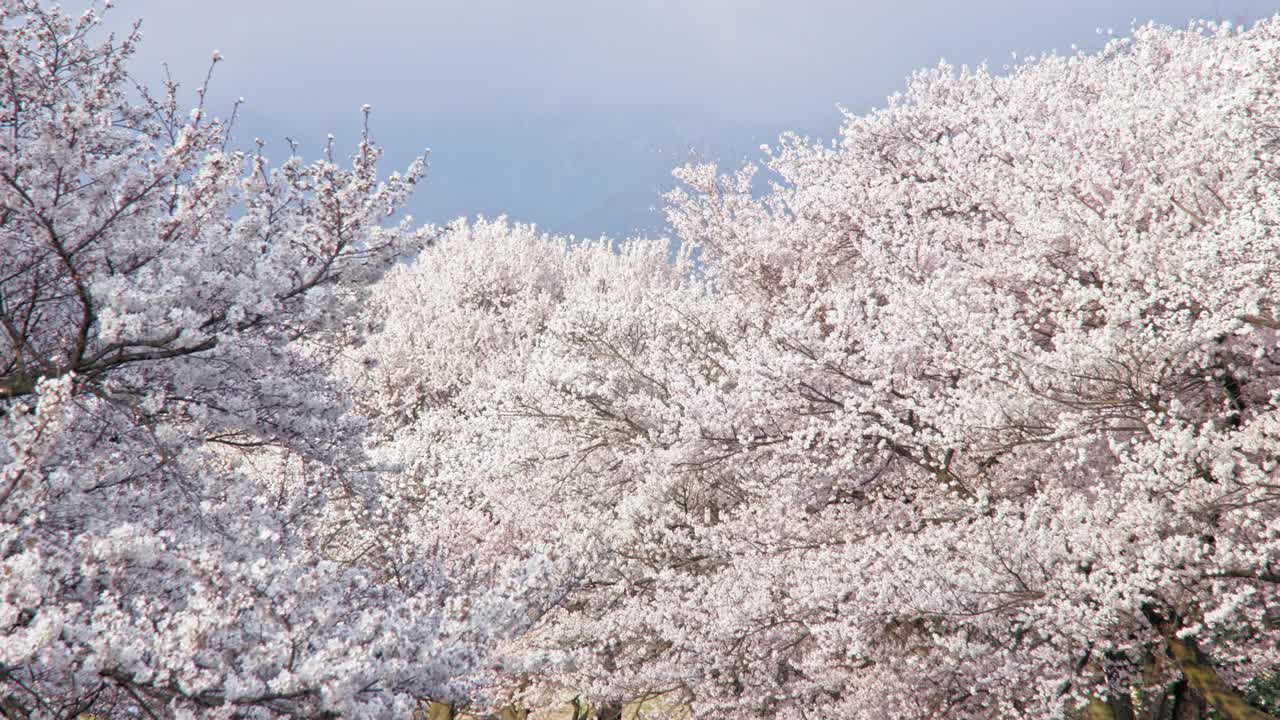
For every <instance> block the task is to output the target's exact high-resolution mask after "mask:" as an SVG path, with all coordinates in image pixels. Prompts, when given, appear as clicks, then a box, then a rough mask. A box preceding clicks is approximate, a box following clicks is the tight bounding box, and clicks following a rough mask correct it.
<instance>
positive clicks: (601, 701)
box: [0, 0, 1280, 720]
mask: <svg viewBox="0 0 1280 720" xmlns="http://www.w3.org/2000/svg"><path fill="white" fill-rule="evenodd" d="M97 23H98V16H97V15H96V14H95V13H94V12H93V11H90V12H86V13H85V14H83V15H80V16H70V15H66V14H64V13H63V12H62V11H60V10H58V9H56V8H48V7H44V6H41V5H40V4H39V3H38V2H36V1H35V0H0V59H2V60H3V68H4V71H3V73H2V74H0V330H2V331H3V332H0V438H2V439H3V442H2V443H0V715H3V716H4V717H7V718H36V717H40V718H75V717H77V716H80V715H82V714H84V713H91V714H93V715H94V716H96V717H102V718H116V717H149V718H160V717H175V718H177V717H226V718H233V717H234V718H267V717H277V716H288V717H352V718H361V717H364V718H382V717H408V716H409V715H410V714H411V713H413V712H414V711H415V710H419V709H421V708H423V707H425V705H426V704H427V703H428V702H431V701H437V702H444V703H450V704H451V705H452V706H453V707H454V708H455V709H470V710H473V711H476V712H485V711H488V710H492V709H496V708H498V707H500V706H503V705H520V706H524V707H532V708H535V709H536V708H538V707H539V706H548V705H551V704H554V703H556V702H559V701H560V700H561V699H567V698H569V697H574V698H575V702H574V707H575V713H576V712H577V710H579V709H581V708H583V707H585V705H584V703H588V702H589V703H590V704H592V706H593V707H594V708H595V710H594V712H595V714H596V715H597V716H599V717H602V718H609V717H617V716H618V715H619V714H620V713H621V710H622V708H623V706H624V705H625V704H628V703H633V704H634V703H638V702H642V701H645V700H649V699H653V702H650V703H647V704H644V705H642V706H640V709H641V710H643V711H644V712H646V713H649V714H650V715H651V716H655V715H656V716H670V717H681V718H682V717H689V716H693V717H700V718H701V717H705V718H720V717H739V718H751V717H759V718H802V717H805V718H812V717H832V718H834V717H840V718H869V719H870V718H937V717H957V718H988V717H1008V718H1024V717H1070V718H1078V717H1084V716H1088V717H1091V718H1115V719H1116V720H1122V719H1123V720H1128V719H1137V718H1142V719H1143V720H1183V719H1186V718H1202V717H1209V716H1210V715H1211V714H1215V713H1216V716H1218V717H1223V718H1231V719H1233V720H1236V719H1243V718H1249V719H1260V718H1266V717H1269V716H1268V715H1267V714H1266V712H1265V708H1261V707H1259V703H1258V701H1257V698H1256V697H1254V696H1251V695H1250V694H1249V693H1248V692H1247V688H1248V686H1249V682H1250V681H1251V679H1253V678H1257V677H1261V676H1265V674H1266V673H1268V672H1270V671H1271V670H1272V669H1273V668H1275V667H1276V666H1277V665H1280V295H1278V294H1277V293H1278V292H1280V275H1278V274H1277V273H1278V271H1280V267H1278V265H1280V97H1278V95H1277V94H1278V93H1280V21H1277V20H1272V21H1264V22H1262V23H1259V24H1258V25H1257V26H1255V27H1254V28H1253V29H1250V30H1248V31H1243V30H1233V29H1231V28H1227V27H1218V26H1210V25H1202V26H1195V27H1192V28H1189V29H1187V30H1181V31H1178V30H1172V29H1167V28H1158V27H1143V28H1139V29H1137V30H1135V31H1134V33H1133V35H1132V36H1131V37H1129V38H1125V39H1121V40H1116V41H1113V42H1111V43H1110V44H1108V46H1107V47H1106V48H1105V49H1104V50H1102V51H1101V52H1099V53H1097V54H1092V55H1086V54H1076V55H1072V56H1068V57H1060V56H1056V55H1046V56H1045V57H1042V58H1033V59H1031V60H1029V61H1026V62H1024V63H1023V64H1022V65H1020V66H1019V67H1018V68H1016V69H1014V70H1013V71H1011V72H1010V73H1008V74H1005V75H996V74H992V73H990V72H987V71H986V70H984V69H980V70H977V71H969V70H961V71H959V72H957V71H956V70H955V69H953V68H950V67H946V66H942V67H939V68H937V69H934V70H930V71H927V72H921V73H918V74H917V75H915V76H914V77H913V78H912V79H911V81H910V84H909V86H908V88H907V90H906V92H905V93H904V94H902V95H901V96H897V97H894V98H892V99H891V100H890V103H889V105H888V107H887V108H885V109H883V110H879V111H876V112H873V113H870V114H868V115H865V116H854V115H848V116H847V117H846V118H845V123H844V126H843V128H842V131H841V137H840V140H839V141H838V142H836V143H832V144H830V145H813V144H810V143H809V142H808V141H806V140H802V139H800V138H795V137H784V138H783V139H782V141H781V142H780V143H779V145H778V146H777V147H775V148H773V149H771V150H770V151H769V153H770V154H769V158H768V161H767V163H766V166H767V170H768V173H769V174H770V176H771V179H772V181H773V182H772V183H771V184H770V185H769V186H768V187H767V188H765V187H764V186H763V185H762V184H761V183H759V182H758V181H757V179H756V178H755V177H754V175H753V173H752V172H751V170H750V169H744V170H740V171H738V172H736V173H734V174H730V175H727V176H724V175H721V174H720V173H719V172H718V171H717V169H716V168H715V167H713V166H692V167H687V168H683V169H681V170H679V171H678V172H677V177H678V178H679V180H680V181H681V182H682V189H680V190H677V191H675V192H673V193H672V194H671V195H670V196H669V197H668V217H669V219H670V222H671V225H672V228H673V230H674V232H675V234H676V236H677V237H678V239H679V242H678V243H675V244H672V243H668V242H665V241H662V242H659V241H648V240H633V241H628V242H625V243H622V244H621V245H616V244H610V243H608V242H606V241H600V242H577V243H575V242H569V241H567V240H566V239H564V238H557V237H551V236H546V235H539V234H538V233H537V232H535V231H534V230H533V229H532V228H530V227H527V226H521V225H512V224H509V223H507V222H506V221H505V220H497V221H483V220H481V221H476V222H473V223H469V224H467V223H455V224H453V225H450V226H446V227H444V228H439V229H436V228H420V227H416V226H414V225H412V224H411V223H410V222H409V221H408V220H400V219H397V218H398V212H399V210H400V208H401V207H402V206H403V204H404V203H405V201H406V200H407V198H408V196H409V193H410V191H411V189H412V188H413V186H414V184H415V183H416V182H417V181H418V180H419V179H420V178H421V176H422V172H423V163H422V162H421V161H416V162H415V163H413V165H411V166H410V168H409V169H408V171H407V172H405V173H403V174H393V175H391V176H389V177H386V178H385V179H381V180H380V179H379V176H378V173H377V171H376V168H375V165H376V163H377V160H378V158H379V155H380V152H379V150H378V148H377V146H376V145H374V144H373V143H372V142H371V141H370V140H369V138H368V137H367V136H366V137H365V138H364V140H363V141H362V142H361V144H360V145H359V147H358V148H357V150H356V152H355V154H354V156H353V157H352V158H351V159H350V162H349V163H346V164H338V163H337V162H335V161H334V159H333V158H332V157H331V156H330V157H326V158H325V159H321V160H318V161H314V162H306V161H304V160H302V159H299V158H297V157H290V158H287V159H285V160H284V161H283V162H281V163H279V164H276V165H273V164H271V163H269V162H268V160H267V159H266V157H265V156H264V154H263V153H264V150H263V149H262V148H261V147H260V148H259V149H258V150H257V151H248V152H245V151H238V150H234V149H232V148H233V143H232V141H231V138H230V136H229V127H228V125H227V124H226V123H223V122H221V121H219V120H218V119H216V118H215V117H213V115H212V113H211V112H210V111H209V110H208V109H207V108H205V107H204V105H203V92H204V91H203V88H202V89H201V90H200V91H199V93H197V99H198V103H197V106H196V107H195V108H193V109H185V108H184V107H183V106H182V104H181V102H180V98H179V96H178V94H177V88H176V86H172V85H171V86H168V87H165V88H163V90H162V92H159V93H155V94H153V93H149V92H147V91H146V90H145V89H143V88H138V87H136V86H135V85H133V83H132V81H131V79H130V76H129V74H128V72H127V69H126V67H125V63H126V61H127V60H128V58H129V56H130V54H131V52H132V50H133V48H134V47H135V45H136V42H137V40H138V37H137V34H136V32H135V33H134V34H131V35H129V36H127V37H124V38H120V39H115V38H109V39H106V40H104V41H102V42H101V44H97V41H95V40H94V32H95V26H96V25H97ZM216 61H217V58H216V56H215V62H216ZM628 712H630V710H628Z"/></svg>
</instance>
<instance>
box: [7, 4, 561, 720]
mask: <svg viewBox="0 0 1280 720" xmlns="http://www.w3.org/2000/svg"><path fill="white" fill-rule="evenodd" d="M98 20H99V16H98V14H97V13H96V12H95V11H94V10H89V11H86V12H85V13H83V14H82V15H79V16H71V15H67V14H64V13H63V12H62V11H60V10H59V9H57V8H56V7H46V6H42V5H40V4H38V3H37V2H34V0H0V63H2V66H3V68H4V71H3V73H0V75H2V77H0V330H3V332H0V418H3V422H0V714H3V715H4V716H5V717H23V718H25V717H50V718H52V717H58V718H64V717H65V718H74V717H77V716H78V715H79V714H80V713H84V712H89V713H94V714H96V715H98V716H111V717H117V716H118V717H125V716H128V717H143V716H146V717H170V716H172V717H193V716H199V717H267V716H273V715H280V714H284V715H290V716H298V717H304V716H305V717H336V716H339V715H341V716H344V717H348V716H349V717H388V716H393V715H398V716H407V715H408V714H409V713H410V712H411V711H412V709H413V708H414V707H416V706H417V704H418V703H419V702H423V701H425V700H426V699H428V698H441V697H448V698H455V697H457V698H464V697H466V695H467V693H469V692H471V691H472V690H473V689H474V687H475V684H476V682H478V681H477V679H476V678H478V677H479V676H478V675H477V674H476V671H478V670H483V669H484V667H483V661H484V658H485V657H486V650H487V648H488V647H490V646H491V645H492V644H493V643H494V642H495V641H496V640H497V639H498V638H499V637H500V636H501V635H502V634H503V633H504V632H507V631H508V630H511V629H513V628H515V627H517V626H519V625H520V624H521V623H523V622H524V621H525V618H526V614H527V612H526V609H525V608H524V607H523V606H517V605H514V604H513V603H512V602H511V601H510V600H509V598H512V597H515V596H516V593H515V592H514V590H513V589H512V588H510V587H507V586H504V585H503V584H502V582H499V581H493V582H489V583H487V584H485V585H475V584H468V578H466V577H461V576H459V577H450V576H449V575H448V574H447V569H448V568H447V565H446V564H444V563H442V562H441V561H440V557H439V549H438V548H431V547H420V548H412V549H410V548H406V549H404V550H403V551H402V552H400V553H399V554H398V556H397V560H398V562H397V564H396V565H395V566H394V575H390V574H389V572H390V570H389V567H388V565H387V563H386V562H385V558H383V557H382V556H380V555H378V554H377V553H374V552H372V551H370V550H369V548H368V547H367V539H368V538H369V537H377V536H378V535H379V528H383V527H385V526H386V524H387V523H388V522H389V521H390V518H391V515H390V513H389V512H388V511H387V507H386V506H385V503H384V501H383V499H382V498H381V497H380V496H379V495H378V493H377V490H378V485H379V484H378V482H377V479H376V478H377V476H378V474H379V468H378V467H377V466H376V464H375V463H373V462H371V461H370V460H369V459H368V458H367V457H366V455H365V454H364V451H363V441H364V435H365V433H366V432H367V431H368V429H369V427H370V425H369V422H368V421H367V420H365V419H362V418H360V417H359V416H358V415H357V414H355V413H353V412H352V411H351V409H350V402H349V396H350V393H349V390H348V389H346V388H345V386H344V385H343V384H342V382H341V381H339V380H337V379H335V378H334V377H333V376H332V375H331V374H330V372H329V365H330V364H331V362H332V359H333V357H334V356H335V354H336V353H338V352H339V351H340V350H341V349H342V348H346V347H349V346H350V345H351V344H352V343H355V342H358V340H359V336H360V333H361V331H360V328H362V327H363V323H362V321H361V317H362V315H363V313H364V312H365V308H366V305H367V303H368V299H369V285H370V283H371V282H373V281H375V280H376V279H378V278H379V277H380V276H381V275H382V274H383V273H384V272H386V270H387V269H388V268H390V267H392V266H393V265H394V264H395V263H396V262H397V260H398V259H399V258H403V257H405V256H406V255H407V254H409V253H413V252H416V251H418V250H420V249H421V248H422V247H423V246H424V245H425V244H426V243H427V242H428V241H429V239H430V238H431V237H432V236H433V232H434V231H432V230H431V229H429V228H418V229H415V228H413V227H412V226H411V225H410V224H409V220H408V219H407V218H406V219H404V220H403V221H395V219H394V216H395V215H396V213H397V211H398V209H399V208H401V207H402V206H403V204H404V203H405V201H406V199H407V198H408V196H409V194H410V192H411V190H412V189H413V187H414V185H415V183H416V182H417V181H418V180H419V179H420V178H421V177H422V174H423V170H424V163H423V160H422V159H418V160H416V161H414V163H413V164H412V165H411V166H410V167H409V168H408V170H407V171H406V172H404V173H396V174H392V175H390V176H388V177H386V178H385V179H381V180H380V179H379V176H378V173H377V170H376V165H377V162H378V159H379V156H380V154H381V151H380V150H379V148H378V147H377V146H376V145H375V144H374V143H373V142H372V141H371V140H370V139H369V137H368V133H367V122H366V133H365V137H364V138H363V140H362V141H361V143H360V145H359V146H358V148H357V149H356V152H355V154H354V156H353V157H352V158H351V160H350V164H349V165H342V164H339V163H338V162H337V161H336V160H335V159H334V158H333V153H332V149H330V152H329V153H328V154H327V157H326V158H325V159H323V160H319V161H316V162H310V163H308V162H305V161H303V160H302V159H300V158H299V157H296V156H293V157H289V158H287V159H286V160H285V161H284V162H283V163H281V164H279V165H274V166H272V165H271V164H269V163H268V161H267V159H266V157H265V155H264V154H263V147H262V145H259V150H258V151H257V152H251V153H245V152H239V151H232V150H229V149H228V147H229V145H230V140H231V139H230V135H229V131H230V127H229V123H224V122H222V121H219V120H218V119H217V118H215V117H214V116H213V114H212V112H211V111H210V109H209V108H207V107H206V106H205V103H204V98H205V87H201V88H199V89H198V91H197V93H196V96H197V99H198V101H199V102H198V103H197V105H196V107H194V108H192V109H190V110H186V109H184V108H183V106H182V105H181V103H180V99H179V95H178V92H177V87H176V86H175V85H172V84H170V85H169V86H168V87H166V88H165V90H164V92H162V93H160V94H159V95H153V94H152V93H150V92H148V91H147V90H146V89H145V88H140V87H137V86H135V85H134V84H133V83H132V80H131V78H130V76H129V74H128V72H127V68H126V62H127V60H128V59H129V56H130V55H131V53H132V52H133V49H134V47H135V46H136V43H137V42H138V40H139V36H138V32H137V28H136V27H135V28H134V31H133V32H132V33H131V34H129V35H127V36H125V37H123V38H114V37H112V38H108V39H105V40H103V41H99V40H95V39H94V34H95V32H96V31H95V27H96V26H97V24H98ZM220 60H221V57H220V55H218V54H217V53H215V54H214V56H213V63H214V64H215V65H216V64H217V63H218V62H219V61H220ZM210 72H211V74H212V69H211V71H210ZM207 83H208V79H206V85H207ZM365 114H366V120H367V118H368V108H367V107H366V108H365ZM536 565H537V560H536V558H535V559H531V560H529V561H528V562H526V563H523V564H522V565H521V566H520V568H518V569H516V570H512V571H511V572H509V573H508V574H507V575H506V576H504V577H505V578H506V579H507V581H509V582H518V583H520V584H521V585H523V584H528V583H534V584H536V581H535V580H534V579H533V578H532V577H531V576H528V575H527V573H529V572H536Z"/></svg>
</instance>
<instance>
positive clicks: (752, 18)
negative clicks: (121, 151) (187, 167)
mask: <svg viewBox="0 0 1280 720" xmlns="http://www.w3.org/2000/svg"><path fill="white" fill-rule="evenodd" d="M66 5H67V6H68V7H70V6H72V5H73V3H72V2H70V1H67V2H66ZM1276 12H1280V0H1217V1H1215V0H1072V1H1065V0H1064V1H1058V0H1034V1H1033V0H1022V1H1020V2H1015V1H1013V0H1004V1H1001V0H964V1H960V0H955V1H950V2H948V1H946V0H887V1H884V2H866V1H863V0H846V1H844V2H840V1H838V0H790V1H789V2H763V1H760V0H647V1H643V2H636V1H632V2H611V1H609V0H594V1H592V0H525V1H523V2H522V1H518V0H469V1H467V2H454V1H450V2H445V1H441V0H418V1H412V0H362V1H360V0H356V1H353V0H347V1H345V2H337V1H335V0H219V1H218V2H209V1H208V0H117V2H116V7H115V9H114V10H113V11H112V12H111V15H110V16H109V17H110V18H111V19H110V22H109V23H108V24H109V25H111V26H113V27H120V26H121V25H123V23H124V22H125V21H127V20H128V19H130V18H133V17H141V18H143V32H144V37H145V41H144V43H143V47H142V50H141V52H140V53H139V55H138V57H137V59H136V61H135V64H134V70H135V73H136V74H138V75H139V76H140V77H141V78H143V79H145V80H154V78H156V77H158V76H159V66H160V63H161V62H162V61H167V62H168V63H169V64H170V66H171V68H172V70H173V74H174V76H175V77H176V78H178V79H180V80H184V81H185V86H186V87H188V88H194V87H195V86H196V85H198V84H199V81H200V79H202V78H203V77H204V70H205V68H206V66H207V63H208V60H209V54H210V52H211V51H212V50H214V49H215V48H216V49H218V50H220V51H221V52H222V53H223V56H224V58H225V62H224V63H222V64H221V65H220V67H219V69H218V73H217V75H216V77H215V80H214V84H213V87H212V91H211V100H212V101H213V104H214V106H215V109H222V110H224V111H225V110H226V109H228V108H229V107H230V103H231V100H233V99H234V98H235V97H237V96H244V97H245V99H246V100H247V105H246V107H245V113H244V115H243V120H242V123H241V125H240V128H241V132H240V133H239V134H240V135H242V136H245V137H246V138H251V137H252V136H254V135H259V136H262V137H263V138H265V139H266V140H267V141H268V148H269V154H272V155H274V156H280V155H283V154H284V153H285V143H284V137H285V136H286V135H288V136H291V137H294V138H295V139H298V140H300V141H301V142H302V144H303V151H304V153H305V154H307V155H316V154H318V153H319V151H320V146H321V143H322V142H323V139H324V137H325V135H326V133H329V132H333V133H334V134H336V135H337V141H338V147H339V148H340V149H341V148H343V147H350V146H351V145H352V144H353V143H354V142H355V138H356V133H357V128H358V125H359V114H360V113H359V107H360V105H361V104H362V103H366V102H367V103H371V104H372V105H373V106H374V116H373V130H374V134H375V136H376V138H377V139H378V140H379V141H380V142H381V143H382V144H383V145H385V146H386V147H387V157H388V160H389V161H390V162H391V163H394V164H396V165H403V164H404V163H406V162H407V161H408V159H409V158H411V157H412V155H413V154H414V153H415V152H416V151H419V150H421V149H422V148H427V147H429V148H431V150H432V159H431V166H432V169H431V173H430V175H429V177H428V180H427V182H426V184H425V185H424V186H423V187H422V189H421V190H420V192H419V196H418V198H417V199H416V200H415V202H414V203H413V207H412V209H413V211H414V214H415V216H416V217H417V218H418V219H419V220H422V221H431V222H444V221H446V220H449V219H451V218H453V217H456V216H458V215H473V214H476V213H483V214H486V215H495V214H498V213H502V212H505V213H507V214H509V215H510V216H511V217H513V218H514V219H517V220H522V221H530V222H536V223H537V224H538V225H539V226H540V227H542V228H545V229H547V230H552V231H558V232H571V233H577V234H579V235H584V234H585V235H598V234H601V233H609V234H611V235H620V234H626V233H629V232H631V231H634V230H636V229H639V230H643V231H646V232H649V233H659V232H661V231H662V227H663V221H662V217H661V214H660V213H658V212H655V211H653V210H651V208H653V207H656V206H658V205H660V204H661V201H660V198H659V195H660V193H661V192H663V191H664V190H666V189H669V188H670V187H671V186H672V181H671V177H670V170H671V168H672V167H674V166H675V165H677V164H679V163H681V162H684V161H685V160H687V159H689V158H690V157H691V156H695V155H696V156H701V157H709V158H715V159H719V160H720V161H721V162H722V163H724V164H725V165H727V166H734V165H737V164H739V163H740V162H742V161H744V160H751V161H754V160H758V151H757V150H756V148H757V147H758V146H759V145H760V144H761V143H763V142H771V141H772V140H773V139H774V138H775V137H776V136H777V135H778V133H780V132H782V131H785V130H794V131H797V132H800V133H802V134H808V135H812V136H814V137H823V138H828V137H831V136H833V135H834V134H835V132H836V128H837V126H838V124H839V120H840V117H839V114H838V112H837V111H836V105H837V104H841V105H844V106H846V107H849V108H850V109H852V110H854V111H858V112H861V111H865V110H867V109H869V108H871V107H872V106H875V105H878V104H882V103H883V100H884V98H885V96H887V95H889V94H891V93H893V92H895V91H897V90H900V89H901V88H902V87H903V85H904V83H905V78H906V76H907V75H908V74H909V73H910V72H911V70H913V69H915V68H918V67H924V66H931V65H934V64H936V63H937V62H938V60H939V59H940V58H944V57H945V58H946V59H947V60H948V61H950V62H952V63H953V64H957V65H958V64H961V63H968V64H971V65H972V64H977V63H980V62H982V61H984V60H987V61H989V63H990V64H991V65H993V66H999V65H1003V64H1004V63H1006V62H1008V61H1009V60H1008V59H1009V57H1010V53H1011V52H1017V53H1018V55H1019V56H1021V55H1025V54H1031V53H1035V54H1039V53H1041V52H1043V51H1045V50H1050V49H1054V48H1058V49H1061V50H1063V51H1066V50H1067V49H1068V48H1069V46H1070V45H1071V44H1072V43H1076V44H1078V45H1080V46H1081V47H1085V48H1089V47H1096V46H1098V45H1100V44H1101V42H1102V40H1101V39H1100V37H1099V35H1098V34H1097V33H1096V30H1097V29H1098V28H1103V29H1104V30H1105V29H1107V28H1114V29H1115V31H1116V32H1117V33H1122V32H1124V31H1126V30H1127V28H1128V27H1129V25H1130V23H1131V21H1132V20H1134V19H1135V18H1136V19H1137V20H1138V21H1140V22H1143V21H1146V20H1156V21H1158V22H1163V23H1168V24H1173V25H1178V26H1181V25H1184V24H1185V23H1186V22H1187V21H1188V20H1189V19H1191V18H1211V19H1212V18H1219V19H1226V20H1230V21H1233V22H1250V21H1252V20H1256V19H1259V18H1261V17H1266V16H1269V15H1272V14H1275V13H1276ZM272 148H274V152H272V151H271V149H272Z"/></svg>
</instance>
